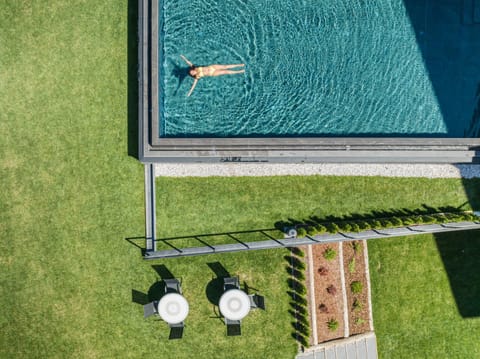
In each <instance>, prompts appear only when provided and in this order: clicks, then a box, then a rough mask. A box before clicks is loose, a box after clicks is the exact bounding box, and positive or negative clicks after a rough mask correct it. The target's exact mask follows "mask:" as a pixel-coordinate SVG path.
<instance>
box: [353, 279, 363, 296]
mask: <svg viewBox="0 0 480 359" xmlns="http://www.w3.org/2000/svg"><path fill="white" fill-rule="evenodd" d="M350 289H351V290H352V293H354V294H358V293H361V292H362V290H363V284H362V282H359V281H358V280H356V281H353V282H352V283H351V284H350Z"/></svg>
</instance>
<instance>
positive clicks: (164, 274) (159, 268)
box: [152, 264, 175, 279]
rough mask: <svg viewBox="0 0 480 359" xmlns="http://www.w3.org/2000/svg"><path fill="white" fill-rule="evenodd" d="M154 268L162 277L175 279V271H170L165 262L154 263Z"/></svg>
mask: <svg viewBox="0 0 480 359" xmlns="http://www.w3.org/2000/svg"><path fill="white" fill-rule="evenodd" d="M152 268H153V270H155V272H157V274H158V275H159V276H160V278H162V279H174V278H175V276H174V275H173V273H172V272H170V270H169V269H168V268H167V266H165V265H164V264H154V265H152Z"/></svg>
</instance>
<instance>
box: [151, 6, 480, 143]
mask: <svg viewBox="0 0 480 359" xmlns="http://www.w3.org/2000/svg"><path fill="white" fill-rule="evenodd" d="M434 3H438V2H433V1H426V0H408V1H405V0H382V1H362V0H331V1H318V0H282V1H272V0H255V1H248V0H210V1H205V0H190V1H188V2H178V1H171V0H164V1H163V2H162V3H161V6H162V8H161V9H160V12H161V13H162V14H163V16H162V17H161V20H160V21H161V22H162V34H163V36H161V37H160V38H159V47H160V50H159V52H160V53H162V54H163V56H162V58H161V61H160V63H159V67H160V69H161V71H160V72H159V74H160V79H159V83H160V86H161V88H162V89H163V95H164V96H162V97H160V100H161V102H162V103H161V105H160V121H161V125H160V127H159V130H160V131H159V132H160V133H159V135H160V136H161V137H245V136H246V137H258V136H267V137H278V136H282V137H284V136H287V137H288V136H362V137H365V136H401V137H412V136H413V137H465V136H467V137H469V136H471V135H472V133H476V124H473V125H471V121H472V115H473V112H474V108H475V100H476V91H477V87H478V83H479V81H480V71H479V65H480V64H479V63H478V60H477V59H478V58H480V49H479V48H478V47H476V48H475V46H479V45H480V25H468V24H467V25H465V24H464V23H463V22H462V20H463V18H462V17H463V11H464V4H463V2H462V1H450V2H448V5H445V4H434ZM471 16H474V14H473V13H472V14H471ZM180 54H184V55H185V56H186V57H187V58H189V59H190V60H191V61H192V62H194V63H195V64H198V65H208V64H211V63H221V64H222V63H245V64H246V65H247V66H246V73H245V74H244V75H234V76H223V77H216V78H205V79H202V80H201V81H200V82H199V84H198V86H197V87H196V89H195V91H194V92H193V95H192V96H191V97H189V98H187V97H186V93H187V92H188V89H189V88H190V85H191V83H192V79H191V78H189V77H185V76H186V70H187V66H186V64H185V63H184V62H183V61H182V60H181V59H180V57H179V55H180ZM445 96H447V97H446V98H445Z"/></svg>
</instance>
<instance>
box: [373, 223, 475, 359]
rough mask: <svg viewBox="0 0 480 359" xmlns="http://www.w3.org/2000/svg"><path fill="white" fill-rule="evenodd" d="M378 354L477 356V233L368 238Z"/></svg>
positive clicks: (406, 356) (389, 355)
mask: <svg viewBox="0 0 480 359" xmlns="http://www.w3.org/2000/svg"><path fill="white" fill-rule="evenodd" d="M368 247H369V259H370V279H371V281H372V297H373V319H374V325H375V332H376V334H377V343H378V351H379V354H380V357H381V358H459V359H461V358H479V357H480V342H479V340H478V335H479V333H480V300H479V298H480V274H479V271H478V265H479V263H480V232H479V231H474V232H453V233H448V234H439V235H436V236H435V237H434V236H431V235H426V236H418V237H413V238H412V237H410V238H397V239H392V240H384V239H382V240H378V241H371V242H370V243H369V246H368Z"/></svg>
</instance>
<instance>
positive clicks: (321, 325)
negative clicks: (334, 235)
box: [312, 243, 345, 343]
mask: <svg viewBox="0 0 480 359" xmlns="http://www.w3.org/2000/svg"><path fill="white" fill-rule="evenodd" d="M332 250H333V251H335V253H336V254H335V256H333V254H331V257H333V258H331V259H330V260H328V259H326V258H325V257H328V255H325V253H326V251H332ZM332 253H333V252H332ZM312 261H313V271H314V273H313V278H314V284H315V312H316V318H317V320H316V321H317V338H318V342H319V343H321V342H325V341H328V340H332V339H337V338H343V337H344V333H345V323H344V320H343V318H344V317H343V309H344V303H343V295H342V281H341V276H340V256H339V244H338V243H332V244H319V245H315V246H312ZM333 322H336V325H334V324H333ZM329 323H330V326H331V329H329Z"/></svg>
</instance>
